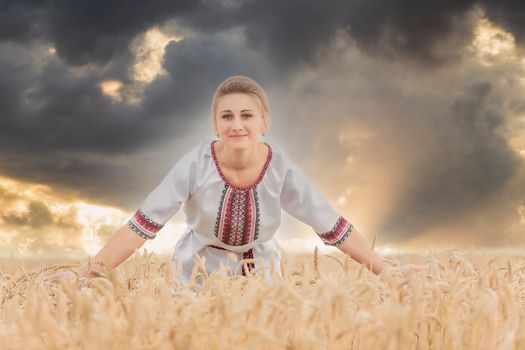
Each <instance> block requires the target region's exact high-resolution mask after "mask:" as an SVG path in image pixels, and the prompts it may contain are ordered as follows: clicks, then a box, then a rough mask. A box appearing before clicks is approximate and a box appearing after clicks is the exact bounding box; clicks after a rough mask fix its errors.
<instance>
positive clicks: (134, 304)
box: [0, 249, 525, 349]
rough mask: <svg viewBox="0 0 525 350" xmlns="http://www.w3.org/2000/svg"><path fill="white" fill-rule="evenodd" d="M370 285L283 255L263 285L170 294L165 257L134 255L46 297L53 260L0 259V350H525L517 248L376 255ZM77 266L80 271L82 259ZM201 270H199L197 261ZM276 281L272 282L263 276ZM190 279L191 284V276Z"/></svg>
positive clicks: (336, 267) (349, 267) (352, 272)
mask: <svg viewBox="0 0 525 350" xmlns="http://www.w3.org/2000/svg"><path fill="white" fill-rule="evenodd" d="M386 258H387V259H388V261H389V263H390V264H391V265H392V266H396V265H399V264H404V263H414V264H427V265H428V266H429V269H428V272H424V273H419V274H418V273H416V274H412V275H410V276H409V277H405V276H403V275H402V274H401V273H400V272H399V271H396V270H395V268H393V269H388V270H386V271H385V272H384V273H383V274H382V275H380V276H375V275H374V274H372V273H371V272H369V271H368V270H367V269H364V268H363V267H361V266H360V265H359V264H357V263H356V262H354V261H353V260H351V259H349V258H347V257H344V256H343V255H342V253H341V254H340V255H323V254H319V253H318V251H317V250H315V251H314V252H312V253H310V254H303V255H287V254H284V253H283V259H282V268H281V272H282V274H283V276H284V278H280V277H278V275H275V278H274V279H273V281H272V283H271V284H267V283H266V282H265V281H264V280H263V279H262V277H261V276H258V275H254V276H248V277H244V276H235V277H228V276H226V273H225V272H223V271H218V272H216V273H213V274H210V275H209V276H208V275H207V273H206V272H205V271H203V270H202V265H199V264H197V265H196V266H195V269H194V272H195V277H196V278H202V279H204V283H203V285H202V287H199V286H198V285H196V284H193V285H191V284H190V285H186V286H183V285H180V284H177V285H178V287H177V288H175V289H174V288H173V286H174V283H175V284H176V281H174V280H173V276H172V270H171V261H170V258H169V257H161V256H155V255H153V254H147V253H146V254H135V255H134V256H133V257H131V258H130V259H128V260H127V261H126V262H125V263H124V264H122V265H121V266H119V267H118V268H117V269H115V270H113V271H110V272H109V273H108V274H107V275H105V276H102V277H99V278H94V279H90V280H85V279H79V280H78V281H76V283H71V284H61V285H60V286H48V285H46V284H45V283H44V282H43V279H44V278H45V277H46V276H48V275H49V274H51V273H53V272H55V271H59V270H67V269H69V268H72V267H75V266H78V264H79V263H80V262H81V261H80V260H77V261H74V260H71V259H67V258H65V257H62V258H61V257H54V258H53V259H49V258H47V259H44V258H17V257H11V258H1V259H0V271H1V281H0V288H1V298H0V300H1V301H0V303H1V309H0V310H1V316H0V322H1V323H0V344H1V345H0V346H1V348H2V349H525V320H524V315H525V282H524V279H525V256H523V250H519V249H514V250H512V249H501V250H486V249H471V250H468V251H467V250H441V251H435V252H433V251H432V250H429V251H428V252H427V253H424V254H398V255H388V256H386ZM82 261H84V260H82ZM201 263H202V262H201ZM275 273H276V272H275ZM199 274H200V276H199Z"/></svg>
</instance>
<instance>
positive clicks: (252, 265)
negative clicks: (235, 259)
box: [210, 245, 255, 276]
mask: <svg viewBox="0 0 525 350" xmlns="http://www.w3.org/2000/svg"><path fill="white" fill-rule="evenodd" d="M210 247H213V248H217V249H221V250H228V249H225V248H222V247H217V246H216V245H210ZM242 258H243V259H253V251H252V248H250V249H248V250H247V251H245V252H244V253H242ZM247 266H248V272H250V271H252V270H254V269H255V263H253V262H251V263H247ZM242 275H243V276H246V271H245V269H244V265H243V267H242Z"/></svg>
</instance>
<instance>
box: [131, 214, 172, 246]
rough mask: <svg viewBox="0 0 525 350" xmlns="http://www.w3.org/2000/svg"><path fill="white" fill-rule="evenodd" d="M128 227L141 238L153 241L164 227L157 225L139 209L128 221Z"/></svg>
mask: <svg viewBox="0 0 525 350" xmlns="http://www.w3.org/2000/svg"><path fill="white" fill-rule="evenodd" d="M128 226H129V227H130V228H131V229H132V230H133V231H135V232H136V233H137V234H138V235H139V236H141V237H143V238H146V239H153V238H155V235H156V233H157V232H158V231H159V230H160V229H161V228H162V227H163V226H164V225H161V224H158V223H156V222H155V221H153V220H152V219H150V218H149V217H148V216H147V215H146V214H144V213H143V212H142V210H140V209H139V210H137V212H136V213H135V215H133V217H132V218H131V219H130V220H129V221H128Z"/></svg>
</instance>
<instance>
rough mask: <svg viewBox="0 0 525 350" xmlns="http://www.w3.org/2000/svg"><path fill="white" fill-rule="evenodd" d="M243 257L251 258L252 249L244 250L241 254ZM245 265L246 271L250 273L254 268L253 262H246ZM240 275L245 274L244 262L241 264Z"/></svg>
mask: <svg viewBox="0 0 525 350" xmlns="http://www.w3.org/2000/svg"><path fill="white" fill-rule="evenodd" d="M242 257H243V259H253V250H252V249H249V250H248V251H246V252H244V253H243V255H242ZM246 266H247V267H248V273H250V272H251V271H252V270H254V269H255V263H253V262H251V263H247V264H246ZM242 275H243V276H246V270H245V269H244V264H243V265H242Z"/></svg>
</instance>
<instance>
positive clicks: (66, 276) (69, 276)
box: [44, 271, 77, 285]
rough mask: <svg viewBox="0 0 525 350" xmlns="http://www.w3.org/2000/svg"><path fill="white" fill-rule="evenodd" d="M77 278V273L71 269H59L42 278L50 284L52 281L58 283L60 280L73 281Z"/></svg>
mask: <svg viewBox="0 0 525 350" xmlns="http://www.w3.org/2000/svg"><path fill="white" fill-rule="evenodd" d="M76 278H77V275H76V274H75V273H74V272H73V271H60V272H57V273H55V274H54V275H52V276H50V277H47V278H45V279H44V283H46V284H48V285H50V284H52V283H54V284H58V283H61V282H66V281H67V282H73V281H75V280H76Z"/></svg>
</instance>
